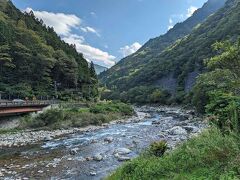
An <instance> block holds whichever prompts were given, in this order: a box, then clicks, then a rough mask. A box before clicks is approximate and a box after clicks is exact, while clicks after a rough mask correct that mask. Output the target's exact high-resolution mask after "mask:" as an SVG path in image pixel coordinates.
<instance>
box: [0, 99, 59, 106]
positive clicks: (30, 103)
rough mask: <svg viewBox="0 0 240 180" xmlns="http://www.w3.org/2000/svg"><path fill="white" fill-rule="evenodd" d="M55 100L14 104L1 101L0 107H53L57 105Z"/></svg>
mask: <svg viewBox="0 0 240 180" xmlns="http://www.w3.org/2000/svg"><path fill="white" fill-rule="evenodd" d="M57 103H58V102H57V101H55V100H49V101H23V102H13V101H4V102H3V101H2V102H1V101H0V107H16V106H20V107H21V106H35V105H51V104H57Z"/></svg>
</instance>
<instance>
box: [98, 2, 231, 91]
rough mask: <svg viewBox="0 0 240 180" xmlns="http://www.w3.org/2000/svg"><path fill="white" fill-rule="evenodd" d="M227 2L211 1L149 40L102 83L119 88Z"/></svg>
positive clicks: (102, 79) (113, 69) (104, 77)
mask: <svg viewBox="0 0 240 180" xmlns="http://www.w3.org/2000/svg"><path fill="white" fill-rule="evenodd" d="M225 2H226V0H209V1H208V2H207V3H205V4H204V5H203V7H202V8H200V9H198V10H197V11H196V12H195V13H194V14H193V15H192V16H191V17H190V18H188V19H187V20H186V21H184V22H183V23H178V24H176V25H175V26H174V27H173V28H172V29H170V30H169V31H168V32H167V33H166V34H165V35H162V36H159V37H157V38H154V39H151V40H149V41H148V42H147V43H146V44H145V45H143V47H142V48H140V49H139V50H138V51H137V52H136V53H134V54H132V55H130V56H128V57H126V58H124V59H122V60H121V61H119V63H117V64H116V65H115V66H113V67H112V68H110V69H109V70H108V71H106V72H104V73H102V74H101V75H100V79H101V81H102V82H103V83H104V84H105V83H106V84H107V85H108V86H109V87H111V86H118V85H119V84H121V83H122V82H125V81H126V80H127V81H129V80H130V79H131V77H132V76H133V75H135V74H136V73H138V72H139V71H141V69H142V68H144V67H145V66H146V64H147V63H149V62H150V61H151V60H152V59H153V58H155V57H157V56H159V54H161V53H162V51H163V50H164V49H166V48H167V47H168V46H169V45H171V44H173V43H174V42H175V41H176V40H178V39H180V38H183V37H184V36H186V35H188V34H189V33H190V32H191V31H192V30H193V28H194V27H196V26H197V25H199V23H202V22H203V21H204V20H205V19H206V18H207V17H208V16H209V15H211V14H213V13H214V12H216V11H217V10H218V9H219V8H221V7H222V6H223V5H224V3H225Z"/></svg>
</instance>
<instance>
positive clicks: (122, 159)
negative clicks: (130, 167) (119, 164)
mask: <svg viewBox="0 0 240 180" xmlns="http://www.w3.org/2000/svg"><path fill="white" fill-rule="evenodd" d="M114 157H115V158H117V159H118V161H129V160H131V158H130V157H127V156H120V155H119V154H118V153H116V154H115V155H114Z"/></svg>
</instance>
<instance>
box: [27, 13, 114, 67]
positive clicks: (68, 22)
mask: <svg viewBox="0 0 240 180" xmlns="http://www.w3.org/2000/svg"><path fill="white" fill-rule="evenodd" d="M25 11H26V12H30V11H33V12H34V14H35V16H36V17H37V18H39V19H42V20H43V22H44V23H45V24H46V25H47V26H50V27H53V28H54V30H55V31H56V33H57V34H59V35H60V36H61V37H62V39H63V40H64V41H65V42H66V43H69V44H75V45H76V49H77V51H78V52H79V53H82V54H83V55H84V57H85V58H86V59H87V60H88V61H93V62H94V63H96V64H104V65H105V66H107V67H111V66H112V65H114V64H115V59H116V57H114V56H112V55H110V54H109V53H108V52H104V51H102V50H100V49H98V48H95V47H92V46H90V45H88V44H87V43H86V42H85V39H84V37H83V36H80V35H77V34H73V32H72V30H73V28H76V29H79V26H80V25H81V19H80V18H79V17H77V16H75V15H72V14H64V13H53V12H47V11H34V10H32V9H31V8H27V9H26V10H25ZM80 29H82V31H84V32H85V31H86V32H91V33H95V34H97V35H98V36H100V35H99V34H98V32H97V31H96V30H95V29H94V28H92V27H89V26H88V27H83V28H80Z"/></svg>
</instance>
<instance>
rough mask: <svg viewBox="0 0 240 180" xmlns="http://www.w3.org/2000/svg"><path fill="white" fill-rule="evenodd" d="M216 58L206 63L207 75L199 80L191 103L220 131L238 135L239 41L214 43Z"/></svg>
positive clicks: (239, 90)
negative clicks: (216, 52) (210, 118)
mask: <svg viewBox="0 0 240 180" xmlns="http://www.w3.org/2000/svg"><path fill="white" fill-rule="evenodd" d="M214 48H215V50H217V51H218V55H216V56H215V57H213V58H211V59H209V60H207V62H206V63H207V66H208V68H209V70H210V72H207V73H205V74H203V75H201V76H200V77H199V78H198V81H197V84H196V85H195V88H194V91H193V92H194V93H193V94H194V96H193V103H194V104H195V106H196V108H197V109H198V110H199V111H200V112H207V113H208V114H210V115H214V116H215V117H212V122H213V123H215V124H216V125H217V126H218V127H219V128H220V129H221V130H222V131H223V132H230V131H235V132H236V133H238V132H240V40H239V42H238V43H235V44H234V45H232V44H231V43H230V42H229V41H227V42H221V43H215V44H214Z"/></svg>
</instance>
